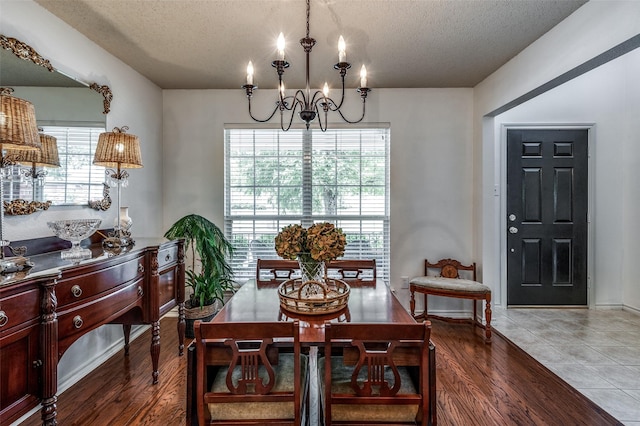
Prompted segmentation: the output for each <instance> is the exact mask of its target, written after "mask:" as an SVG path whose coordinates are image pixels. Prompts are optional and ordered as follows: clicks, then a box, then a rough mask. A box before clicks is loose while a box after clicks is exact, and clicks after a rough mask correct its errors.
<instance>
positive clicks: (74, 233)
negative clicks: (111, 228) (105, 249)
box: [47, 219, 102, 263]
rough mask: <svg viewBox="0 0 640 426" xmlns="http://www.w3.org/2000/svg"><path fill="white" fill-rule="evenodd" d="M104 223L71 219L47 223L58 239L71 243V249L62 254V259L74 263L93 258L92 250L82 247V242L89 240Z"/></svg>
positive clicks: (95, 220) (93, 220)
mask: <svg viewBox="0 0 640 426" xmlns="http://www.w3.org/2000/svg"><path fill="white" fill-rule="evenodd" d="M100 223H102V220H100V219H71V220H56V221H53V222H47V225H48V226H49V229H51V231H53V233H54V234H55V236H56V237H58V238H61V239H63V240H67V241H70V242H71V249H69V250H65V251H63V252H61V253H60V257H62V259H65V260H70V261H72V262H76V263H77V262H80V261H81V260H83V259H89V258H91V250H89V249H86V248H82V247H80V241H82V240H84V239H85V238H89V237H90V236H91V235H93V233H94V232H96V231H97V230H98V227H99V226H100Z"/></svg>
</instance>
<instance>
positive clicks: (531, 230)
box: [506, 129, 588, 305]
mask: <svg viewBox="0 0 640 426" xmlns="http://www.w3.org/2000/svg"><path fill="white" fill-rule="evenodd" d="M587 189H588V130H586V129H571V130H570V129H560V130H531V129H509V130H507V229H506V232H507V305H586V304H587V213H588V198H587V195H588V194H587V192H588V191H587Z"/></svg>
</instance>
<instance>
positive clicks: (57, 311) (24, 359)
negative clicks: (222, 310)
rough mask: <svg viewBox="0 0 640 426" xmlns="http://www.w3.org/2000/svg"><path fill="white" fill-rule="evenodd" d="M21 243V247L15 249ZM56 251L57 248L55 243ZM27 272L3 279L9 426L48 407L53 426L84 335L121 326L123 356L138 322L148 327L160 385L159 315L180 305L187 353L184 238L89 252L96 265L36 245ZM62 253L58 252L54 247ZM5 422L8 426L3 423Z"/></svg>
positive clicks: (0, 353)
mask: <svg viewBox="0 0 640 426" xmlns="http://www.w3.org/2000/svg"><path fill="white" fill-rule="evenodd" d="M16 245H18V244H16ZM54 245H55V242H54ZM27 246H28V247H29V252H28V254H27V257H29V258H30V260H31V261H33V263H34V266H33V267H32V268H31V269H30V270H29V271H28V273H26V274H24V273H20V274H15V275H2V276H0V419H2V422H1V423H2V424H9V423H11V422H13V421H15V420H17V419H18V418H20V416H22V415H23V414H25V413H26V412H28V411H29V410H31V409H32V408H33V407H35V406H37V405H38V403H40V404H41V405H42V409H41V414H42V424H43V425H55V424H57V422H56V414H57V413H56V410H57V409H56V401H57V388H58V384H57V366H58V361H59V359H60V357H62V355H63V354H64V353H65V351H66V350H67V349H68V348H69V347H70V346H71V345H72V344H73V343H74V342H75V341H76V340H78V339H79V338H80V337H81V336H83V335H84V334H86V333H88V332H90V331H92V330H95V329H96V328H98V327H99V326H101V325H103V324H122V326H123V332H124V341H125V355H127V354H128V345H129V334H130V331H131V326H132V325H134V324H150V325H151V330H152V338H151V348H150V352H151V360H152V366H153V367H152V368H153V370H152V371H151V375H152V382H153V383H154V384H155V383H157V382H158V362H159V358H160V317H161V316H162V315H164V314H166V313H167V312H168V311H169V310H171V309H172V308H174V307H175V306H178V316H179V320H178V336H179V348H178V353H179V355H182V354H183V352H184V330H185V320H184V279H185V276H184V271H185V270H184V245H183V241H182V240H177V241H167V240H164V239H163V240H160V239H156V240H151V239H138V240H136V244H135V245H134V246H133V247H131V248H130V249H128V250H126V251H123V252H121V253H118V254H115V253H109V252H105V251H104V250H103V248H102V246H101V245H100V242H99V241H96V240H94V242H93V243H92V244H91V245H90V246H89V248H90V249H91V251H92V253H93V257H92V259H88V260H84V261H82V262H80V264H76V265H74V264H71V263H70V262H68V261H65V260H62V259H61V257H60V251H59V250H56V251H47V252H44V253H40V254H35V255H34V254H31V255H29V253H34V252H35V253H38V248H41V249H42V248H43V247H46V249H45V250H49V249H51V248H52V240H51V239H49V238H47V239H42V241H36V240H31V242H30V244H27ZM53 248H59V247H53ZM5 422H6V423H5Z"/></svg>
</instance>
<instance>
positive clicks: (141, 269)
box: [138, 263, 144, 274]
mask: <svg viewBox="0 0 640 426" xmlns="http://www.w3.org/2000/svg"><path fill="white" fill-rule="evenodd" d="M138 272H139V273H141V274H142V273H143V272H144V265H143V264H142V263H138Z"/></svg>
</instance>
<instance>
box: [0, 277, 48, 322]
mask: <svg viewBox="0 0 640 426" xmlns="http://www.w3.org/2000/svg"><path fill="white" fill-rule="evenodd" d="M39 316H40V291H39V289H38V288H37V287H34V288H32V289H30V290H27V291H24V292H22V293H17V294H13V295H11V296H6V297H2V299H1V301H0V333H1V332H4V331H5V330H9V329H10V328H12V327H15V326H17V325H20V324H23V323H25V322H27V321H29V320H33V319H35V318H38V317H39Z"/></svg>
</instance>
